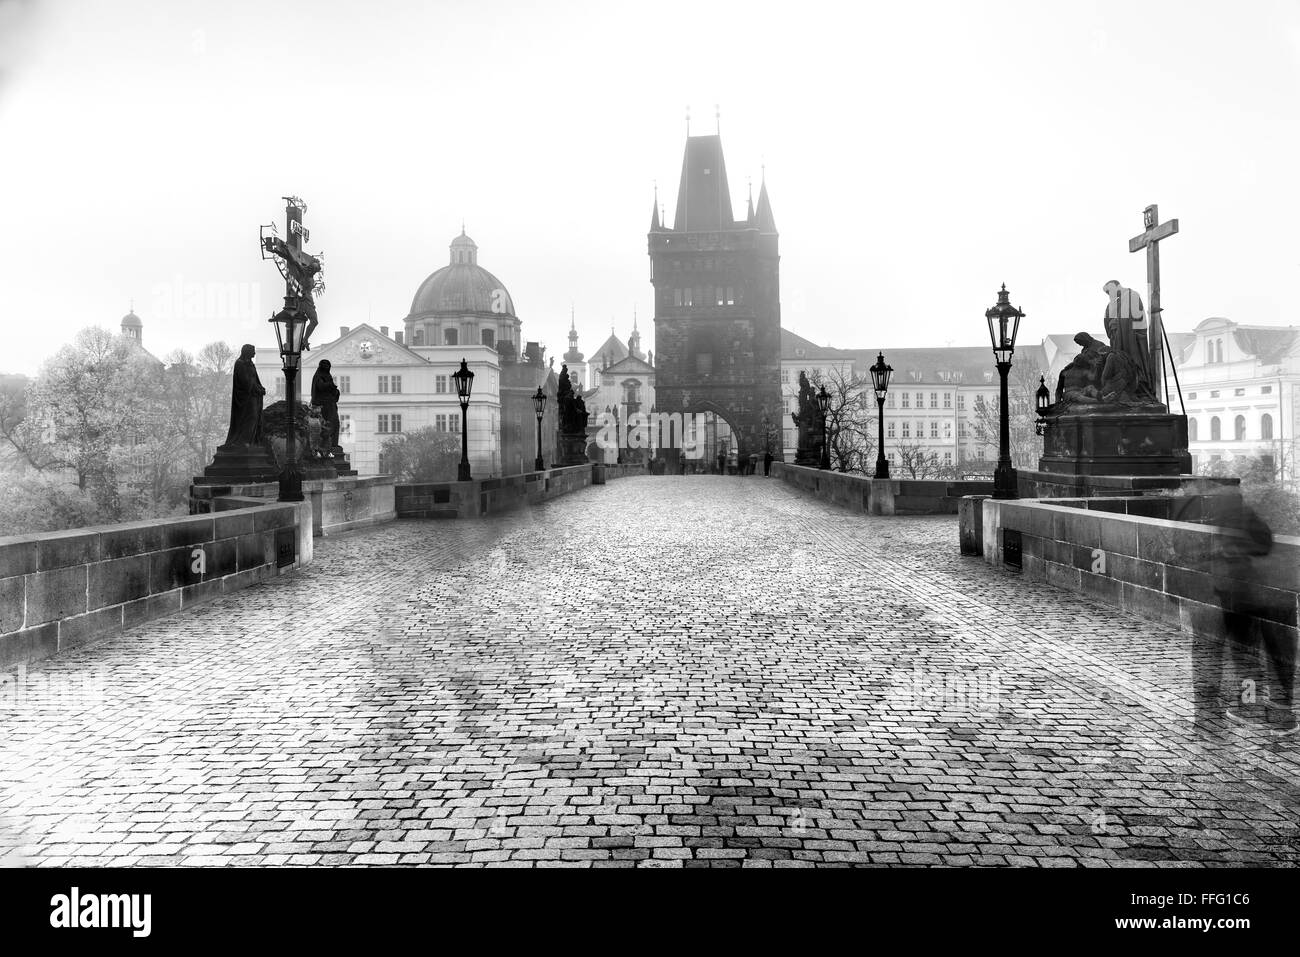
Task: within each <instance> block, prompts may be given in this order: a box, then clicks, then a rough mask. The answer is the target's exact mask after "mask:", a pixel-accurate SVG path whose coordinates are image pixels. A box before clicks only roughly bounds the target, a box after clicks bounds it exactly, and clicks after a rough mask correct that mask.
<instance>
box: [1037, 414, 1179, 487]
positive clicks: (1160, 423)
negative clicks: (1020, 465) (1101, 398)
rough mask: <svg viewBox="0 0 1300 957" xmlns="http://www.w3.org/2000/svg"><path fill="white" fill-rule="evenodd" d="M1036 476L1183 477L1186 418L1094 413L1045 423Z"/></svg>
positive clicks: (1069, 416)
mask: <svg viewBox="0 0 1300 957" xmlns="http://www.w3.org/2000/svg"><path fill="white" fill-rule="evenodd" d="M1038 468H1039V471H1042V472H1055V473H1058V474H1065V475H1072V476H1084V475H1125V476H1141V475H1186V474H1188V473H1190V472H1191V471H1192V457H1191V455H1190V454H1189V453H1188V451H1187V417H1186V416H1185V415H1170V414H1167V413H1158V412H1099V413H1095V414H1088V415H1059V416H1055V417H1053V418H1049V419H1048V420H1047V427H1046V430H1045V432H1044V435H1043V456H1042V458H1041V459H1039V462H1038Z"/></svg>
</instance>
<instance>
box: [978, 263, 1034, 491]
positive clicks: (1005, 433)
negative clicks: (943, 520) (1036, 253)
mask: <svg viewBox="0 0 1300 957" xmlns="http://www.w3.org/2000/svg"><path fill="white" fill-rule="evenodd" d="M1024 317H1025V314H1024V313H1023V312H1021V311H1020V310H1019V309H1017V308H1016V307H1015V306H1013V305H1011V299H1010V294H1009V293H1008V292H1007V284H1006V283H1003V284H1002V291H1001V292H999V293H998V301H997V304H996V305H994V306H993V307H992V308H991V309H989V310H987V311H986V312H985V313H984V318H985V319H986V320H987V321H988V324H989V340H990V341H991V342H992V343H993V356H994V358H995V359H996V360H997V367H998V375H999V376H1001V378H1002V391H1001V400H1000V401H999V403H998V411H999V415H998V419H999V422H998V467H997V469H996V470H994V472H993V497H994V498H1017V497H1019V496H1018V493H1017V492H1016V470H1015V468H1014V467H1013V466H1012V465H1011V422H1010V419H1009V418H1008V411H1009V410H1008V408H1007V374H1008V373H1009V372H1010V371H1011V356H1012V355H1013V354H1015V351H1016V333H1017V332H1019V331H1020V320H1021V319H1023V318H1024Z"/></svg>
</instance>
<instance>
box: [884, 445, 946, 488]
mask: <svg viewBox="0 0 1300 957" xmlns="http://www.w3.org/2000/svg"><path fill="white" fill-rule="evenodd" d="M893 450H894V453H895V454H896V455H897V456H898V464H899V472H898V476H897V477H899V478H904V477H906V478H911V479H937V478H953V477H955V476H956V469H954V468H953V467H952V466H951V465H944V464H943V463H941V462H940V461H939V453H938V452H935V451H932V450H930V449H929V448H927V447H926V446H925V445H923V444H922V443H920V442H916V441H908V440H904V441H902V442H896V443H894V445H893Z"/></svg>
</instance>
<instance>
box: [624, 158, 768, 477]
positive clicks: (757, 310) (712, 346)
mask: <svg viewBox="0 0 1300 957" xmlns="http://www.w3.org/2000/svg"><path fill="white" fill-rule="evenodd" d="M649 251H650V263H651V280H650V281H651V284H652V285H653V286H654V297H655V317H654V330H655V356H656V359H655V367H656V382H655V399H656V405H657V407H658V410H659V411H660V412H670V413H671V412H683V413H690V412H713V413H715V414H717V415H718V416H720V417H722V418H723V419H725V420H726V422H727V424H728V425H729V426H730V427H731V430H732V432H733V433H734V434H735V438H736V442H737V446H738V451H739V453H740V454H741V455H742V456H748V455H749V454H750V453H751V452H757V453H758V454H759V455H760V456H761V455H762V454H763V449H764V442H765V429H764V419H765V418H766V419H767V420H768V423H769V425H770V427H772V428H774V429H777V430H780V429H781V428H782V427H783V425H784V423H783V422H782V421H781V420H782V418H783V417H784V411H783V403H782V396H781V298H780V283H779V280H778V268H777V267H778V261H779V259H780V256H779V255H778V253H777V232H776V222H775V220H774V219H773V218H772V205H771V202H770V201H769V200H768V196H767V183H766V181H764V182H763V183H762V185H761V187H760V189H759V194H758V208H757V210H755V208H754V202H753V197H752V195H751V196H750V199H749V201H748V209H747V212H746V216H745V218H744V219H743V220H736V219H735V218H734V217H733V216H732V210H731V193H730V191H729V189H728V186H727V168H726V164H725V162H724V161H723V156H722V140H721V137H719V136H717V135H714V136H687V138H686V152H685V155H684V156H683V158H682V176H681V183H680V185H679V186H678V189H677V212H676V215H675V216H674V218H673V225H672V226H671V227H669V226H668V224H667V223H666V222H662V223H661V222H660V217H659V206H658V201H657V199H656V203H655V210H654V215H653V217H652V218H651V221H650V234H649ZM778 434H779V431H778ZM776 451H777V454H778V457H779V454H780V449H779V448H778V449H777V450H776Z"/></svg>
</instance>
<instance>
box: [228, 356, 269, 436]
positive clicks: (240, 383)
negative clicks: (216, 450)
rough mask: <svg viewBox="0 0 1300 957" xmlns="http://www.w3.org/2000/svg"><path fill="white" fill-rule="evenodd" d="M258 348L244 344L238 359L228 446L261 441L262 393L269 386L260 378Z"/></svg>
mask: <svg viewBox="0 0 1300 957" xmlns="http://www.w3.org/2000/svg"><path fill="white" fill-rule="evenodd" d="M256 352H257V350H256V349H254V348H253V347H252V346H251V345H247V344H245V345H244V347H243V348H242V349H240V350H239V358H238V359H236V360H235V372H234V380H233V383H232V388H231V394H230V430H229V431H228V432H227V433H226V442H225V444H226V445H228V446H232V445H261V444H262V396H264V395H266V389H264V388H263V387H262V380H261V379H260V378H258V375H257V366H255V365H253V356H254V355H255V354H256Z"/></svg>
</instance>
